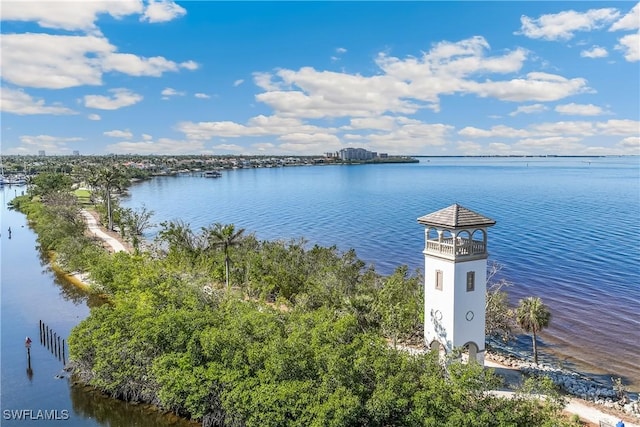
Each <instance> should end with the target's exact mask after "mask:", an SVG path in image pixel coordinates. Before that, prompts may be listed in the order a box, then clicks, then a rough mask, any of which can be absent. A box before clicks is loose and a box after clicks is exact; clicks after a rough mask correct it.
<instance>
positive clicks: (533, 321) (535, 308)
mask: <svg viewBox="0 0 640 427" xmlns="http://www.w3.org/2000/svg"><path fill="white" fill-rule="evenodd" d="M516 319H517V321H518V325H519V326H520V327H521V328H522V329H523V330H524V331H525V332H530V333H531V337H532V340H533V361H534V362H535V364H536V365H537V364H538V345H537V342H536V336H537V334H538V332H540V331H541V330H543V329H544V328H546V327H547V326H549V322H550V321H551V312H550V311H549V308H548V307H547V306H546V305H544V303H543V302H542V300H541V299H540V298H538V297H527V298H524V299H521V300H520V301H519V302H518V308H516Z"/></svg>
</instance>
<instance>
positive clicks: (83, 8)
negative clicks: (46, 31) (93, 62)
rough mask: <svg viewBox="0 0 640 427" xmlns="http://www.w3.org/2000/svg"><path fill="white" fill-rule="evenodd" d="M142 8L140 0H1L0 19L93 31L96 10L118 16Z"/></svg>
mask: <svg viewBox="0 0 640 427" xmlns="http://www.w3.org/2000/svg"><path fill="white" fill-rule="evenodd" d="M142 9H143V6H142V2H141V1H140V0H118V1H112V0H92V1H82V2H75V1H73V2H72V1H62V2H54V1H46V0H40V1H37V0H36V1H32V0H30V1H7V2H2V20H3V21H32V22H37V23H38V25H39V26H41V27H43V28H54V29H62V30H68V31H75V30H80V31H87V32H92V31H93V32H95V31H97V27H96V25H95V21H96V19H97V16H98V15H99V14H109V15H111V16H112V17H114V18H116V19H120V18H122V17H124V16H127V15H131V14H136V13H141V12H142Z"/></svg>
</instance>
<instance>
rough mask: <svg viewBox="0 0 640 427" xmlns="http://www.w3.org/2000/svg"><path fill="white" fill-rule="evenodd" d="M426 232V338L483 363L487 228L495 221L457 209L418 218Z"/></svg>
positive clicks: (459, 207)
mask: <svg viewBox="0 0 640 427" xmlns="http://www.w3.org/2000/svg"><path fill="white" fill-rule="evenodd" d="M418 222H419V223H420V224H422V225H424V226H425V227H426V229H425V248H424V252H423V253H424V265H425V269H424V272H425V275H424V338H425V342H426V344H427V345H429V346H430V347H431V348H432V349H434V350H435V349H437V348H438V347H439V345H442V346H443V347H444V349H445V351H446V352H447V353H448V352H450V351H451V350H453V349H454V348H459V347H465V348H467V349H468V350H469V360H473V359H474V358H475V359H476V360H477V361H478V362H479V363H481V364H483V363H484V340H485V301H486V295H485V294H486V287H487V284H486V280H487V256H488V253H487V228H488V227H491V226H493V225H495V223H496V222H495V221H494V220H492V219H489V218H486V217H484V216H482V215H480V214H478V213H476V212H473V211H471V210H469V209H467V208H464V207H462V206H460V205H458V204H455V205H451V206H449V207H448V208H444V209H441V210H439V211H437V212H434V213H431V214H428V215H425V216H423V217H420V218H418Z"/></svg>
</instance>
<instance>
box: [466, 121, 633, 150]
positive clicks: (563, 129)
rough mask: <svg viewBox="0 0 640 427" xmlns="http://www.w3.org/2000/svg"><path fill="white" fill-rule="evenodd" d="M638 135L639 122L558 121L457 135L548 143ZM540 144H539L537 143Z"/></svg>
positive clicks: (470, 130)
mask: <svg viewBox="0 0 640 427" xmlns="http://www.w3.org/2000/svg"><path fill="white" fill-rule="evenodd" d="M639 133H640V121H637V120H607V121H604V122H589V121H560V122H546V123H534V124H532V125H530V126H529V127H528V128H526V129H517V128H512V127H508V126H502V125H500V126H494V127H492V128H490V129H479V128H475V127H466V128H464V129H461V130H460V131H459V132H458V134H459V135H461V136H464V137H468V138H491V139H495V138H502V139H518V140H528V141H533V140H536V141H537V140H540V141H547V142H548V141H551V140H552V139H550V138H582V139H583V138H587V137H592V136H599V135H600V136H602V135H617V136H623V137H624V136H628V137H636V136H638V134H639ZM540 144H541V143H540Z"/></svg>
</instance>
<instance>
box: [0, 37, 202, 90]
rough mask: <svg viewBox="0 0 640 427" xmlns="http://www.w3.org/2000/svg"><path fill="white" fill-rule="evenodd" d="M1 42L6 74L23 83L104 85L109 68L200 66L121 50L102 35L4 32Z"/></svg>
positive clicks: (133, 71) (154, 70)
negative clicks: (141, 55) (118, 51)
mask: <svg viewBox="0 0 640 427" xmlns="http://www.w3.org/2000/svg"><path fill="white" fill-rule="evenodd" d="M0 42H1V43H2V57H1V61H2V62H1V64H0V66H1V67H2V78H3V80H5V81H8V82H11V83H13V84H16V85H19V86H28V87H38V88H48V89H63V88H69V87H76V86H83V85H100V84H102V75H103V73H105V72H112V71H117V72H121V73H124V74H128V75H132V76H153V77H159V76H161V75H162V74H163V73H165V72H169V71H178V70H179V69H180V68H186V69H193V67H194V66H195V67H196V68H197V64H195V63H194V62H192V61H187V62H183V63H181V64H177V63H175V62H173V61H170V60H168V59H166V58H164V57H162V56H155V57H151V58H144V57H139V56H136V55H133V54H130V53H117V52H116V51H117V48H116V47H115V46H113V45H112V44H111V43H109V41H108V40H107V39H106V38H104V37H99V36H67V35H51V34H43V33H39V34H35V33H25V34H3V35H2V36H1V37H0Z"/></svg>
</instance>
